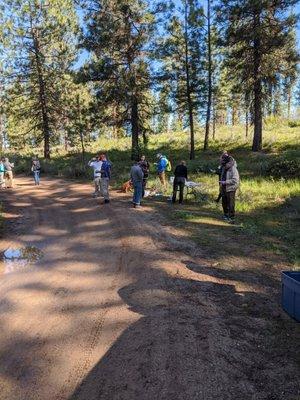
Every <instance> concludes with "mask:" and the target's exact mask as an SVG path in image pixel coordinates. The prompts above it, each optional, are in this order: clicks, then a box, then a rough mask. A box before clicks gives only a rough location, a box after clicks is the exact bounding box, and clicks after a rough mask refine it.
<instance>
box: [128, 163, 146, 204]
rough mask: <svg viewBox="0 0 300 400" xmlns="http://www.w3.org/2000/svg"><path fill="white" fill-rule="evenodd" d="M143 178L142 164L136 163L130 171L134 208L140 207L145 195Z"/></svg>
mask: <svg viewBox="0 0 300 400" xmlns="http://www.w3.org/2000/svg"><path fill="white" fill-rule="evenodd" d="M143 178H144V173H143V170H142V168H141V166H140V163H139V162H138V161H136V162H135V163H134V165H133V166H132V168H131V171H130V179H131V182H132V185H133V189H134V193H133V206H134V208H137V207H140V205H141V199H142V193H143Z"/></svg>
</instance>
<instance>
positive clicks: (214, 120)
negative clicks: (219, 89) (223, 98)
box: [212, 96, 216, 140]
mask: <svg viewBox="0 0 300 400" xmlns="http://www.w3.org/2000/svg"><path fill="white" fill-rule="evenodd" d="M212 112H213V126H212V137H213V140H215V138H216V100H215V96H213V100H212Z"/></svg>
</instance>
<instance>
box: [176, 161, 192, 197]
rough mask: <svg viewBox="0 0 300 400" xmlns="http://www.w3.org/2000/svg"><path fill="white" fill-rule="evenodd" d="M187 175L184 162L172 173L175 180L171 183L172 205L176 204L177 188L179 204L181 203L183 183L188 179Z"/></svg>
mask: <svg viewBox="0 0 300 400" xmlns="http://www.w3.org/2000/svg"><path fill="white" fill-rule="evenodd" d="M187 173H188V172H187V167H186V162H185V161H183V160H182V161H181V162H180V164H179V165H177V166H176V168H175V171H174V175H175V178H174V183H173V197H172V203H175V202H176V196H177V191H178V187H179V204H182V203H183V190H184V186H185V182H186V180H187V178H188V177H187Z"/></svg>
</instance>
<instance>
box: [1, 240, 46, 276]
mask: <svg viewBox="0 0 300 400" xmlns="http://www.w3.org/2000/svg"><path fill="white" fill-rule="evenodd" d="M42 257H43V252H42V251H41V250H40V249H38V248H37V247H35V246H25V247H20V248H8V249H6V250H5V251H4V252H3V253H2V260H1V262H0V265H1V267H0V270H1V271H2V272H3V273H5V274H9V273H12V272H16V271H22V270H24V269H26V268H28V267H29V266H31V265H33V264H34V263H36V262H37V261H39V260H40V259H41V258H42Z"/></svg>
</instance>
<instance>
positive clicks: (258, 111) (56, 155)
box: [0, 0, 300, 265]
mask: <svg viewBox="0 0 300 400" xmlns="http://www.w3.org/2000/svg"><path fill="white" fill-rule="evenodd" d="M298 3H299V2H298V1H297V0H272V1H270V0H244V1H237V0H223V1H217V0H203V1H202V0H176V1H152V2H147V1H145V0H126V1H125V0H102V1H100V0H97V1H96V0H91V1H88V0H87V1H80V0H78V1H73V0H50V1H49V0H48V1H43V0H23V1H19V0H8V1H5V2H2V3H1V7H0V19H1V24H0V26H1V28H0V87H1V96H0V153H1V155H8V156H9V157H10V158H11V159H12V160H13V161H15V165H16V168H15V170H16V172H26V173H30V160H31V157H32V156H33V155H38V156H39V157H42V158H43V162H42V168H43V172H45V173H49V174H53V175H59V176H64V177H68V178H85V177H87V176H90V175H89V174H90V171H89V170H88V169H87V168H86V164H87V161H88V159H89V158H90V157H91V156H92V154H94V153H95V152H97V151H100V150H106V151H109V156H110V158H111V160H112V162H113V175H114V180H115V183H116V185H117V186H118V185H119V183H120V182H122V181H123V180H125V179H127V177H128V170H129V167H130V164H131V159H135V158H137V157H138V156H139V155H140V154H141V153H145V154H146V155H147V157H148V158H149V159H150V161H155V154H156V153H157V152H159V151H160V152H163V153H165V154H166V155H167V156H168V157H169V158H170V159H171V161H172V164H173V165H174V164H175V163H176V162H178V161H179V160H180V159H189V160H190V161H189V162H188V168H189V171H190V177H191V179H193V180H195V181H199V182H201V183H202V185H203V186H202V190H201V194H200V195H199V198H198V199H197V200H198V201H197V202H196V204H194V203H192V202H191V203H190V204H189V208H188V209H186V211H184V212H183V211H178V212H176V213H175V214H174V213H172V214H170V215H169V217H170V218H174V216H175V218H174V223H179V224H180V223H184V225H185V229H187V230H189V232H190V233H191V235H192V236H193V237H195V239H196V240H200V239H199V237H201V240H202V245H203V246H208V247H209V246H214V251H216V249H215V243H216V240H218V232H220V228H219V226H218V225H216V224H214V223H213V221H214V220H215V217H216V216H217V213H218V209H217V206H216V205H215V203H214V201H213V199H214V197H215V196H216V193H217V191H218V187H217V181H216V177H215V176H212V175H210V174H209V171H210V170H211V169H213V168H215V167H216V166H217V163H218V156H219V153H220V151H222V150H223V149H226V150H229V151H231V152H232V154H233V155H234V157H235V158H236V159H237V162H238V166H239V169H240V172H241V176H242V187H241V190H240V194H239V198H238V200H239V201H238V212H239V215H240V219H241V224H240V225H239V227H235V228H232V229H234V231H233V233H232V235H234V237H235V238H236V235H241V237H243V238H244V239H245V246H246V243H247V241H248V240H249V237H251V238H252V239H253V240H254V238H255V240H258V241H259V242H260V243H262V245H263V246H264V247H265V248H269V249H271V250H272V251H273V252H275V254H277V255H278V257H283V258H284V259H285V260H286V261H287V262H291V263H292V264H293V265H298V263H299V253H298V251H299V250H297V249H299V247H300V246H299V245H297V240H298V239H297V236H298V235H297V223H298V221H299V192H300V190H299V189H300V183H299V171H300V161H299V155H300V151H299V133H300V83H299V82H300V81H299V70H298V64H299V52H298V36H299V33H298V17H297V12H298V10H299V4H298ZM153 172H154V171H153ZM150 185H152V186H153V187H154V186H156V185H157V182H156V181H155V174H154V173H153V174H152V180H150ZM153 206H156V203H153ZM199 210H200V211H201V212H202V214H201V213H200V214H199ZM203 213H204V215H203ZM205 213H206V214H205ZM175 220H176V221H175ZM200 231H201V234H199V232H200ZM262 239H263V240H262ZM223 250H224V248H223ZM220 251H221V250H220Z"/></svg>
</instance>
